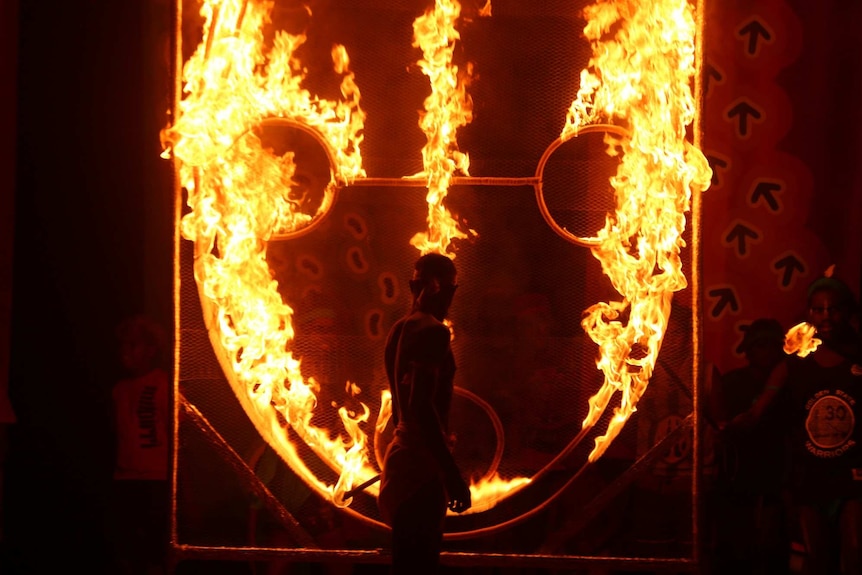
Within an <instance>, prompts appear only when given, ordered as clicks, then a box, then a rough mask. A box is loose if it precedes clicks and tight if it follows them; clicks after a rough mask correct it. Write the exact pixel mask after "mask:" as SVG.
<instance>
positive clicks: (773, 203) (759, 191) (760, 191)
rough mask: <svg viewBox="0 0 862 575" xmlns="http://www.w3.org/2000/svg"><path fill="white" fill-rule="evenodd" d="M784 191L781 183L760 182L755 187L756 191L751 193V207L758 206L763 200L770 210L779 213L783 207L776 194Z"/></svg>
mask: <svg viewBox="0 0 862 575" xmlns="http://www.w3.org/2000/svg"><path fill="white" fill-rule="evenodd" d="M783 189H784V186H783V185H782V184H781V183H780V182H773V181H770V180H758V182H757V184H756V185H755V186H754V191H752V192H751V205H752V206H756V205H757V204H758V202H760V200H761V199H763V201H765V202H766V205H768V206H769V209H770V210H772V211H773V212H778V211H780V210H781V205H780V204H779V203H778V198H776V197H775V193H776V192H781V191H782V190H783Z"/></svg>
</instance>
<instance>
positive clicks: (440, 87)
mask: <svg viewBox="0 0 862 575" xmlns="http://www.w3.org/2000/svg"><path fill="white" fill-rule="evenodd" d="M487 8H488V9H489V10H490V7H487ZM460 14H461V4H460V3H459V2H458V1H457V0H437V1H436V2H435V5H434V9H433V10H428V11H426V12H425V14H424V15H422V16H420V17H419V18H417V19H416V20H415V21H414V22H413V46H414V47H418V48H421V49H422V55H423V57H422V59H421V60H419V65H420V67H421V68H422V72H423V73H424V74H425V75H426V76H428V79H429V81H430V83H431V95H430V96H428V97H427V98H426V99H425V112H424V113H423V114H422V116H421V118H420V120H419V126H420V127H421V128H422V131H423V132H424V133H425V136H426V137H427V143H426V144H425V146H424V147H423V148H422V163H423V166H424V170H423V171H422V172H421V173H420V174H417V175H418V176H421V177H424V178H425V180H426V181H427V183H428V184H427V185H428V194H427V196H426V200H427V202H428V231H427V233H426V232H420V233H418V234H416V235H415V236H413V239H412V240H410V243H411V244H412V245H413V246H415V247H416V248H417V249H418V250H419V251H420V252H421V253H423V254H426V253H428V252H438V253H441V254H445V253H447V249H448V247H449V244H450V243H451V241H452V239H454V238H466V237H467V234H466V233H465V232H462V231H461V230H460V229H459V228H458V223H457V222H456V221H455V220H454V219H453V218H452V215H451V214H450V213H449V210H448V209H446V207H445V206H444V205H443V200H444V199H445V198H446V194H447V193H448V191H449V183H450V181H451V179H452V176H453V175H454V174H455V172H456V171H457V172H459V173H461V174H463V175H465V176H466V175H469V168H470V158H469V156H468V155H467V154H465V153H462V152H460V151H459V150H458V143H457V140H456V136H455V132H456V131H457V130H458V128H460V127H461V126H464V125H466V124H469V123H470V121H472V119H473V115H472V107H473V105H472V101H471V99H470V96H469V95H468V94H467V85H468V83H469V79H470V77H471V74H472V70H471V66H470V65H469V64H468V65H467V70H466V71H465V73H464V74H459V70H458V66H456V65H455V64H453V52H454V49H455V42H456V41H457V40H459V39H460V37H461V36H460V34H459V33H458V30H457V29H456V28H455V21H456V20H457V19H458V17H459V16H460ZM471 232H472V230H471ZM472 233H475V232H472ZM449 255H450V256H452V257H454V254H452V253H449Z"/></svg>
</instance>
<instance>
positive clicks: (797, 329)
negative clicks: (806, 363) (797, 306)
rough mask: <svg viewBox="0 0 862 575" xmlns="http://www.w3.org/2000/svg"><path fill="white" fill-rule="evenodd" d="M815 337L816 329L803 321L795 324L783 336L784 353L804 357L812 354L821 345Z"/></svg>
mask: <svg viewBox="0 0 862 575" xmlns="http://www.w3.org/2000/svg"><path fill="white" fill-rule="evenodd" d="M816 335H817V329H816V328H815V327H814V326H813V325H811V324H810V323H808V322H805V321H803V322H802V323H799V324H796V325H795V326H793V327H791V328H790V329H789V330H787V333H786V334H785V335H784V353H786V354H787V355H791V354H794V353H795V354H796V355H798V356H799V357H805V356H806V355H808V354H809V353H812V352H814V351H815V350H816V349H817V348H818V347H820V344H821V343H823V341H821V340H820V338H818V337H815V336H816Z"/></svg>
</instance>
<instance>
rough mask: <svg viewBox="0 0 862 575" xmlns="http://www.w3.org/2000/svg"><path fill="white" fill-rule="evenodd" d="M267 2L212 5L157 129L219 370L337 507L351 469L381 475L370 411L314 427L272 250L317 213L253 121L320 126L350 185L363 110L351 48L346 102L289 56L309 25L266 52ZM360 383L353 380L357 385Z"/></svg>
mask: <svg viewBox="0 0 862 575" xmlns="http://www.w3.org/2000/svg"><path fill="white" fill-rule="evenodd" d="M272 6H273V3H272V2H265V1H256V2H255V1H242V0H222V1H218V0H205V1H204V3H203V5H202V7H201V15H202V16H203V18H204V20H205V25H204V30H205V37H204V38H203V40H202V42H201V43H200V45H199V46H198V47H197V49H196V51H195V53H194V54H193V55H192V57H191V58H190V59H189V61H188V62H187V63H186V64H185V66H184V70H183V81H184V97H183V100H182V101H181V102H180V103H179V106H178V114H177V121H176V123H175V124H174V125H173V126H171V127H169V128H167V129H166V130H164V131H163V134H162V138H163V141H164V143H165V145H166V146H169V151H170V154H172V155H173V157H174V158H175V159H176V160H177V165H178V170H179V177H180V180H181V182H182V185H183V186H184V187H185V189H186V190H187V192H188V205H189V207H190V208H191V211H190V213H188V214H187V215H186V216H185V217H183V219H182V223H181V229H182V234H183V237H185V238H186V239H188V240H192V241H194V243H195V264H194V271H195V279H196V280H197V283H198V288H199V292H200V294H201V303H202V306H203V308H204V318H205V321H206V324H207V328H208V330H209V334H210V339H211V340H212V343H213V348H214V349H215V350H216V353H217V355H218V357H219V361H220V363H221V365H222V368H223V370H224V372H225V375H226V377H227V378H228V380H229V381H230V383H231V387H232V388H233V389H234V392H235V393H236V394H237V397H238V398H239V400H240V402H241V403H242V405H243V407H244V408H245V410H246V412H247V413H249V415H250V416H251V414H252V413H255V414H257V419H256V420H255V424H256V425H258V429H259V430H260V431H261V433H262V435H264V436H265V437H267V438H268V439H269V440H270V442H271V443H272V442H275V443H276V444H277V445H278V446H279V452H280V454H281V455H282V457H284V458H285V459H286V460H287V461H288V463H289V464H290V466H291V468H293V469H294V470H295V471H297V472H298V473H299V474H300V476H302V477H303V478H304V479H305V481H306V482H307V483H308V484H309V485H311V486H312V487H314V488H316V489H317V490H318V491H319V492H320V493H321V494H323V495H332V496H333V498H334V500H335V501H336V503H338V502H339V501H340V498H339V495H340V493H341V492H343V491H344V490H347V489H349V488H350V487H351V485H352V484H353V483H354V478H355V477H359V478H361V477H363V476H366V477H367V476H371V475H373V473H374V468H373V467H372V466H371V465H370V464H369V462H368V458H367V453H366V451H367V450H366V445H367V442H366V438H365V434H364V432H363V431H362V430H361V429H360V424H361V423H363V422H365V421H366V420H367V419H368V408H367V407H366V406H365V405H364V404H361V405H362V408H361V410H360V413H359V414H356V413H351V412H350V411H348V410H347V409H346V408H341V409H340V410H339V414H340V415H341V419H342V422H343V424H344V427H345V429H346V430H347V433H348V438H347V439H343V438H342V437H341V436H337V437H335V438H334V439H333V438H332V437H331V436H332V434H331V433H330V432H329V431H328V430H325V429H320V428H317V427H315V426H313V425H311V423H310V422H311V417H312V412H313V410H314V408H315V407H316V405H317V396H316V393H317V391H318V389H319V385H318V383H317V382H316V381H315V380H314V378H313V377H307V378H306V377H304V376H303V374H302V372H301V370H300V361H299V359H297V358H295V357H294V356H293V354H292V352H291V347H292V344H293V339H294V331H293V326H292V315H293V310H292V309H291V307H290V306H289V305H288V304H287V303H286V302H284V301H283V300H282V298H281V295H280V294H279V291H278V285H277V283H276V281H275V280H274V279H273V277H272V273H271V272H270V270H269V267H268V264H267V261H266V250H267V241H268V240H269V239H270V238H271V237H272V236H273V234H275V233H280V232H285V231H292V230H295V229H298V228H300V227H302V226H304V225H307V224H308V223H309V221H311V220H312V219H313V218H314V216H315V215H317V214H304V213H302V212H301V211H299V209H298V208H299V205H298V202H297V201H296V200H294V199H293V198H292V197H291V195H290V193H291V187H292V186H293V181H292V178H293V175H294V170H295V166H294V164H293V154H292V153H287V154H285V155H284V156H281V157H276V156H274V155H273V154H272V152H271V151H269V150H267V149H264V147H263V146H262V145H261V142H260V139H259V137H258V136H257V134H256V133H255V131H254V130H255V128H256V127H257V126H259V125H260V123H261V122H262V121H263V120H265V119H267V118H271V117H280V118H287V119H291V120H295V121H297V122H300V123H302V124H304V125H308V126H311V127H313V128H314V129H315V130H317V131H318V132H319V133H320V134H322V135H323V137H324V138H325V141H326V142H327V146H328V147H329V148H330V149H329V150H328V152H329V153H330V156H331V157H332V158H333V162H334V166H333V174H332V177H333V179H335V178H338V179H340V180H342V181H351V180H352V179H353V178H355V177H358V176H364V175H365V172H364V170H363V169H362V159H361V155H360V150H359V146H360V144H361V142H362V136H361V130H362V128H363V123H364V118H365V114H364V112H363V111H362V110H361V109H360V107H359V98H360V93H359V90H358V89H357V86H356V84H355V82H354V77H353V74H352V73H351V72H350V71H349V59H348V57H347V52H346V50H345V49H344V47H343V46H335V47H334V48H333V50H332V58H333V65H334V70H335V72H336V73H337V74H339V75H341V76H342V82H341V92H342V96H343V98H342V99H341V100H338V101H330V100H325V99H322V98H319V97H317V96H314V95H312V94H311V93H310V92H309V91H308V90H306V89H305V88H303V86H302V83H303V79H304V70H303V68H302V65H301V63H300V62H299V60H298V59H297V57H296V55H295V53H296V50H297V49H298V48H299V47H300V46H301V45H302V44H303V42H304V41H305V37H304V36H303V35H298V36H294V35H290V34H287V33H285V32H283V31H277V32H276V33H275V36H274V38H273V40H272V44H271V48H270V49H269V50H268V52H266V53H265V52H264V35H263V27H264V25H265V24H267V23H269V21H270V11H271V9H272ZM163 155H166V156H167V155H168V154H167V153H166V154H163ZM330 185H335V184H334V182H331V183H330ZM324 208H325V206H321V209H324ZM353 387H354V386H353V384H348V388H349V390H350V389H352V388H353ZM353 391H356V392H358V388H355V389H353ZM252 419H255V417H252ZM285 422H286V423H287V424H289V425H290V426H291V427H292V428H293V430H294V431H295V432H296V435H298V436H299V437H300V438H301V439H302V440H303V441H305V442H306V443H307V444H308V445H309V446H311V447H312V449H314V450H315V452H316V453H317V454H318V455H319V456H320V457H321V458H322V459H323V460H324V461H326V462H327V463H328V464H329V465H330V466H332V467H333V469H335V470H336V471H337V472H340V473H341V477H340V478H339V480H338V482H337V484H336V485H335V486H332V485H325V484H324V483H323V482H322V481H321V480H319V479H317V477H316V476H315V475H314V474H313V473H312V472H311V471H310V470H309V469H308V468H307V467H306V466H305V464H304V463H303V462H302V461H301V459H300V458H299V456H298V454H297V452H296V449H295V446H294V445H293V444H292V443H291V442H290V439H289V438H288V432H287V429H286V428H285V426H284V424H285Z"/></svg>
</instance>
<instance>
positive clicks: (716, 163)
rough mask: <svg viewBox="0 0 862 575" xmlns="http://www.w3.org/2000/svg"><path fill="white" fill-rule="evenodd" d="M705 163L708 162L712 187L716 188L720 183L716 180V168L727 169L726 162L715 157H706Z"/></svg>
mask: <svg viewBox="0 0 862 575" xmlns="http://www.w3.org/2000/svg"><path fill="white" fill-rule="evenodd" d="M706 161H707V162H709V167H710V168H712V187H713V188H717V187H718V186H719V185H720V184H721V182H720V180H719V178H718V170H717V169H716V168H721V169H725V168H727V165H728V164H727V162H726V161H725V160H722V159H721V158H719V157H717V156H710V155H707V156H706Z"/></svg>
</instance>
